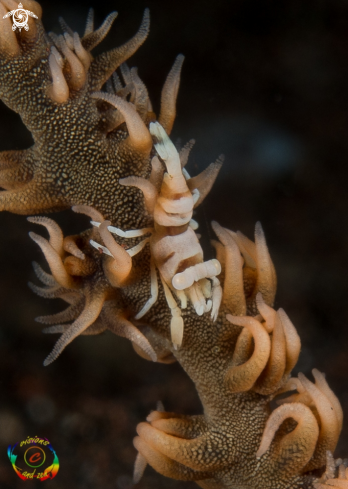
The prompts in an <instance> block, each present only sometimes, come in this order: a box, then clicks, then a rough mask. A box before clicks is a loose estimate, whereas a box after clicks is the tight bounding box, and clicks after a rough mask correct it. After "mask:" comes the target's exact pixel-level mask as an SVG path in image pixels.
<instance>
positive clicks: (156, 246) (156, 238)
mask: <svg viewBox="0 0 348 489" xmlns="http://www.w3.org/2000/svg"><path fill="white" fill-rule="evenodd" d="M150 133H151V135H152V136H153V137H154V139H155V148H156V151H157V153H158V155H159V157H160V158H161V160H162V161H163V162H164V164H165V166H166V170H167V171H166V172H164V171H163V165H162V164H161V162H160V161H159V159H158V157H157V156H155V157H154V158H153V159H152V172H151V175H150V178H149V179H148V180H146V179H144V178H140V177H128V178H123V179H121V180H120V184H121V185H126V186H134V187H138V188H140V189H141V190H142V192H143V194H144V198H145V206H146V209H147V210H148V212H149V213H150V214H151V215H152V216H153V220H154V227H153V228H146V229H138V230H129V231H123V230H121V229H118V228H115V227H113V226H108V228H107V229H108V230H109V231H110V232H111V233H114V234H116V235H117V236H121V237H123V238H134V237H140V236H143V235H145V234H151V237H150V238H146V239H145V240H143V241H141V242H140V243H139V244H138V245H137V246H135V247H134V248H132V250H127V252H128V254H130V255H131V256H133V255H134V254H136V253H137V252H139V251H140V250H141V249H142V248H143V246H144V245H145V244H146V242H148V241H149V242H150V251H151V267H150V268H151V292H150V298H149V299H148V301H147V302H146V303H145V305H144V306H143V307H142V309H141V310H140V311H139V312H138V313H137V315H136V316H135V318H136V319H139V318H141V317H143V316H144V315H145V314H146V313H147V312H148V311H149V309H150V308H151V307H152V305H153V304H155V302H156V300H157V296H158V282H157V273H156V269H157V270H158V272H159V275H160V279H161V282H162V284H163V288H164V292H165V297H166V300H167V303H168V306H169V308H170V311H171V314H172V319H171V323H170V330H171V338H172V342H173V344H174V347H175V348H178V347H179V346H181V344H182V340H183V333H184V323H183V319H182V316H181V309H184V308H186V307H187V301H188V300H190V302H191V303H192V305H193V307H194V308H195V311H196V313H197V314H198V315H199V316H201V315H203V314H204V313H207V312H209V311H211V318H212V320H213V321H215V320H216V318H217V315H218V312H219V307H220V303H221V297H222V289H221V286H220V282H219V280H218V279H217V275H219V274H220V273H221V265H220V262H219V261H218V260H216V259H212V260H208V261H204V259H203V250H202V248H201V245H200V243H199V241H198V237H197V235H196V233H195V231H194V230H195V229H197V223H196V221H194V220H193V219H192V213H193V209H194V207H195V206H196V205H198V204H199V203H200V202H201V201H202V200H203V198H204V197H205V195H206V194H207V193H208V192H209V190H210V188H211V186H212V184H213V182H214V180H215V178H216V176H217V174H218V171H219V169H220V167H221V162H220V161H218V162H216V163H213V164H212V165H210V167H208V169H207V170H205V171H204V172H203V173H202V174H201V175H198V177H195V178H192V179H191V178H190V176H189V174H188V173H187V172H186V171H185V170H184V169H183V168H182V163H181V161H180V155H179V153H178V151H177V150H176V148H175V146H174V144H173V143H172V141H171V140H170V139H169V137H168V135H167V134H166V132H165V130H164V129H163V127H162V126H161V125H160V124H159V123H158V122H155V123H151V124H150ZM92 224H93V225H94V226H98V227H99V225H100V223H99V222H96V221H92ZM104 235H105V230H104ZM91 244H92V245H93V246H95V247H96V248H98V249H99V250H100V251H103V252H104V253H106V254H109V255H111V256H113V255H112V253H111V252H110V251H111V250H110V249H108V247H107V245H106V246H104V247H103V246H101V245H99V244H98V243H96V242H94V241H93V242H92V241H91ZM105 244H106V243H105ZM173 294H174V296H176V297H177V299H178V300H179V302H180V307H179V306H178V304H177V301H176V299H175V298H174V296H173Z"/></svg>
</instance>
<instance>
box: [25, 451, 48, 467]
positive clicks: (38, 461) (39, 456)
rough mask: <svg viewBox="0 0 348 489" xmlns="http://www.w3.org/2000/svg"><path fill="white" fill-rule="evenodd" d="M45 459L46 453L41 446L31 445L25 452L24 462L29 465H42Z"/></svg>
mask: <svg viewBox="0 0 348 489" xmlns="http://www.w3.org/2000/svg"><path fill="white" fill-rule="evenodd" d="M29 452H30V453H29ZM45 460H46V454H45V452H44V451H43V450H42V448H40V447H30V448H28V449H27V450H26V452H25V453H24V462H25V463H26V464H27V465H29V467H35V468H37V467H41V465H43V464H44V463H45Z"/></svg>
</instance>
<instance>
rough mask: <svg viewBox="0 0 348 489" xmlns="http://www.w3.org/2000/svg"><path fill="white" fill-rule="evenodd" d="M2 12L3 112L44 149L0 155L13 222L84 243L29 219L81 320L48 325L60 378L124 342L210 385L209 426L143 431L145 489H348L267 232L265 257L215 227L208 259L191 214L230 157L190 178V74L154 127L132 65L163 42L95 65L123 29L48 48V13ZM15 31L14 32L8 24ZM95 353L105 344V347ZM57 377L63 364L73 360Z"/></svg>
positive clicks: (168, 95)
mask: <svg viewBox="0 0 348 489" xmlns="http://www.w3.org/2000/svg"><path fill="white" fill-rule="evenodd" d="M14 3H15V2H14V0H1V1H0V14H1V15H2V16H5V19H4V22H3V26H4V27H3V29H2V30H1V31H0V69H1V74H2V76H1V79H0V95H1V99H2V100H3V101H4V102H5V103H6V104H7V105H8V106H9V107H10V108H11V109H13V110H15V111H16V112H18V113H19V114H20V115H21V117H22V120H23V121H24V123H25V125H26V126H27V128H28V129H29V130H30V131H31V133H32V137H33V140H34V145H33V146H32V147H31V148H29V149H27V150H23V151H5V152H3V153H1V154H0V185H1V186H2V187H3V188H4V189H5V190H4V191H3V192H2V193H1V195H0V209H1V210H7V211H11V212H15V213H18V214H25V215H31V214H42V213H47V212H54V211H56V210H60V209H68V208H70V207H71V208H72V210H73V211H75V212H78V213H82V214H85V215H87V216H88V217H89V219H90V224H89V226H88V228H87V229H86V230H85V231H84V232H82V233H80V234H75V235H68V236H64V234H63V231H62V230H61V228H60V227H59V226H58V224H57V223H56V222H55V221H54V220H53V219H51V218H48V217H45V216H34V217H29V221H30V222H31V223H32V224H34V225H40V226H43V227H44V228H46V230H47V231H48V234H49V238H48V239H46V238H44V237H43V236H41V235H39V234H36V233H34V232H32V233H30V237H31V238H32V239H33V240H34V241H35V243H37V245H38V246H39V247H40V249H41V250H42V252H43V254H44V256H45V258H46V261H47V263H48V266H49V268H50V273H47V272H46V271H44V270H43V269H42V268H41V266H40V265H38V264H35V265H34V270H35V273H36V275H37V277H38V278H39V280H40V281H41V282H42V284H43V286H37V285H34V284H32V285H31V287H32V289H33V290H34V292H36V293H38V294H39V295H41V296H43V297H46V298H61V299H63V300H64V301H65V302H66V303H67V304H68V306H67V308H66V309H65V310H64V311H62V312H59V313H56V314H54V315H51V316H41V317H39V318H37V320H38V321H39V322H41V323H44V324H46V325H47V327H46V329H45V330H44V331H45V332H46V333H57V334H60V335H61V336H60V338H59V339H58V341H57V342H56V344H55V345H54V347H53V350H52V352H51V353H50V354H49V355H48V357H47V358H46V360H45V362H44V364H45V365H49V364H50V363H52V362H53V361H55V360H57V358H58V357H59V356H60V355H61V354H62V352H63V350H64V349H65V348H66V347H67V346H68V345H69V344H70V343H71V342H72V341H73V340H75V339H76V338H77V337H78V336H79V335H94V334H99V333H101V332H103V331H105V330H110V331H112V332H113V333H115V334H116V335H119V336H123V337H125V338H127V339H129V340H130V341H131V342H132V343H133V346H134V348H135V350H136V352H137V353H138V354H139V355H141V356H142V357H143V358H145V359H148V360H152V361H154V362H156V361H157V362H163V363H170V362H172V361H175V360H177V361H178V362H180V364H181V365H182V367H183V368H184V370H185V371H186V372H187V374H188V375H189V376H190V377H191V379H192V380H193V382H194V383H195V385H196V388H197V391H198V394H199V397H200V399H201V401H202V405H203V414H201V415H197V416H186V415H177V414H174V413H171V412H165V411H164V410H162V409H158V410H156V411H154V412H152V413H150V415H149V416H148V418H147V420H146V422H143V423H140V424H139V425H138V427H137V432H138V436H137V437H136V438H135V440H134V445H135V447H136V449H137V450H138V456H137V459H136V463H135V474H134V477H135V480H136V481H139V480H140V478H141V476H142V473H143V471H144V470H145V468H146V465H147V464H150V465H151V466H152V467H154V468H155V469H156V470H157V471H158V472H160V473H161V474H163V475H165V476H168V477H172V478H174V479H179V480H191V481H192V480H193V481H197V482H198V484H199V485H200V486H201V487H204V488H206V489H223V488H233V487H238V488H258V487H264V488H269V489H278V488H284V489H285V488H288V489H295V488H300V487H301V488H312V487H314V488H316V489H324V488H325V489H327V488H328V487H332V486H335V487H339V488H340V487H342V488H345V487H346V486H347V479H346V477H347V475H346V470H347V469H346V465H347V464H346V462H345V461H342V460H339V461H336V462H335V460H334V459H333V456H332V453H333V451H334V450H335V448H336V444H337V441H338V438H339V435H340V432H341V429H342V419H343V414H342V408H341V405H340V403H339V401H338V399H337V397H336V396H335V394H334V393H333V392H332V390H331V389H330V387H329V386H328V384H327V382H326V380H325V376H324V375H323V374H322V373H320V372H319V371H318V370H313V376H314V382H312V381H310V380H309V379H307V378H306V377H305V376H304V375H303V374H301V373H300V374H299V375H298V377H296V378H294V377H292V376H291V372H292V370H293V368H294V367H295V365H296V362H297V360H298V356H299V353H300V348H301V343H300V339H299V336H298V334H297V331H296V328H295V326H294V325H293V324H292V322H291V320H290V318H289V317H288V316H287V314H286V313H285V311H284V310H283V309H278V310H275V309H274V299H275V294H276V287H277V277H276V272H275V268H274V265H273V262H272V259H271V257H270V253H269V250H268V246H267V243H266V239H265V235H264V232H263V229H262V226H261V224H260V223H259V222H258V223H257V224H256V226H255V239H254V241H252V240H250V239H249V238H247V237H246V236H245V235H244V234H242V233H241V232H239V231H237V232H233V231H231V230H229V229H227V228H225V227H223V226H221V225H220V224H218V223H217V222H215V221H214V222H213V223H212V229H213V230H214V232H215V234H216V236H217V238H218V240H214V241H213V246H214V247H215V251H216V256H215V257H213V258H209V259H207V258H206V257H205V256H204V252H203V248H202V246H201V244H200V238H199V236H198V235H197V233H196V230H197V227H198V223H197V222H196V221H195V220H194V219H193V210H194V209H195V208H196V207H197V206H198V205H199V204H200V203H201V202H202V201H203V199H204V198H205V197H206V195H207V194H208V193H209V191H210V189H211V187H212V185H213V183H214V180H215V179H216V178H217V176H218V172H219V170H220V168H221V165H222V157H219V158H218V159H217V161H216V162H215V163H212V164H211V165H210V166H208V167H207V168H206V170H204V171H203V172H202V173H200V174H199V175H197V176H193V177H191V176H190V175H189V173H188V172H187V170H186V169H185V165H186V163H187V160H188V157H189V153H190V150H191V148H192V145H193V143H192V141H190V142H189V143H188V144H187V145H185V146H184V147H183V148H176V147H175V145H174V144H173V142H172V141H171V139H170V137H169V135H170V133H171V130H172V127H173V124H174V120H175V116H176V98H177V94H178V88H179V81H180V73H181V67H182V63H183V56H182V55H179V56H178V57H177V58H176V61H175V62H174V65H173V67H172V69H171V71H170V73H169V75H168V77H167V80H166V82H165V84H164V87H163V90H162V94H161V109H160V114H159V116H158V121H157V118H156V115H155V113H154V111H153V107H152V103H151V101H150V98H149V95H148V91H147V89H146V87H145V85H144V83H143V82H142V80H141V79H140V77H139V75H138V72H137V69H136V68H129V67H128V65H127V64H126V61H127V60H128V59H129V58H130V57H131V56H132V54H134V53H135V51H136V50H137V49H138V48H140V46H141V45H142V43H143V42H144V41H145V39H146V37H147V35H148V32H149V12H148V11H147V10H146V11H145V13H144V16H143V20H142V23H141V26H140V28H139V31H138V32H137V33H136V34H135V35H134V37H133V38H132V39H131V40H130V41H128V42H126V43H125V44H124V45H122V46H120V47H117V48H114V49H112V50H110V51H108V52H106V53H102V54H99V55H97V56H96V57H93V55H92V54H91V51H92V50H93V48H94V47H96V46H97V45H98V44H99V43H100V42H101V41H102V40H103V39H104V37H105V36H106V35H107V34H108V32H109V30H110V28H111V25H112V23H113V22H114V20H115V18H116V13H111V14H110V15H109V16H108V17H107V18H106V20H105V21H104V23H103V24H102V25H101V27H99V28H98V29H94V22H93V17H92V14H89V16H88V20H87V25H86V29H85V32H84V35H83V36H79V34H78V33H76V32H74V31H73V30H72V29H71V28H70V27H69V26H68V25H67V24H66V23H65V22H64V21H62V22H61V23H62V27H63V31H64V32H63V35H57V34H53V33H51V34H46V32H45V30H44V27H43V25H42V23H41V20H40V19H41V8H40V6H39V5H38V4H37V3H36V2H34V1H33V0H30V1H28V2H26V3H27V4H26V5H25V6H24V7H25V8H28V9H29V10H30V11H32V12H34V14H35V15H36V16H37V20H36V19H34V18H29V20H28V22H29V30H28V31H25V30H24V31H22V32H14V31H13V29H12V26H11V19H10V16H8V15H7V14H8V12H10V11H11V9H13V8H14ZM6 16H7V17H6ZM91 341H92V340H91ZM59 361H64V353H63V354H62V357H61V358H60V359H59Z"/></svg>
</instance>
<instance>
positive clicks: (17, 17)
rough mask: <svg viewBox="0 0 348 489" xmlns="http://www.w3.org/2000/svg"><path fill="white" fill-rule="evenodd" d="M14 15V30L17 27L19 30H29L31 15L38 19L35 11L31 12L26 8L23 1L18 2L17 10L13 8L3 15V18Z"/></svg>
mask: <svg viewBox="0 0 348 489" xmlns="http://www.w3.org/2000/svg"><path fill="white" fill-rule="evenodd" d="M11 16H12V20H13V24H12V30H13V31H15V30H16V29H17V28H18V30H19V32H21V30H22V29H24V30H26V31H28V30H29V26H28V19H29V16H30V17H34V19H38V16H37V15H35V14H34V12H30V10H25V9H24V8H23V5H22V4H21V3H19V4H18V8H17V9H16V10H11V12H7V14H6V15H4V16H3V19H7V18H8V17H11Z"/></svg>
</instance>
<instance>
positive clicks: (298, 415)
mask: <svg viewBox="0 0 348 489" xmlns="http://www.w3.org/2000/svg"><path fill="white" fill-rule="evenodd" d="M288 418H292V419H294V420H295V421H296V422H297V426H296V428H295V429H294V430H293V431H291V432H290V433H287V434H285V435H283V436H282V437H280V438H279V436H278V437H276V440H275V441H274V442H273V443H272V441H273V438H274V436H275V433H276V431H277V430H278V428H279V427H280V425H281V424H282V423H283V422H284V421H285V420H286V419H288ZM318 437H319V427H318V423H317V420H316V418H315V416H314V414H313V413H312V411H311V410H310V409H309V407H307V406H304V405H303V404H300V403H291V404H283V405H282V406H280V407H278V408H277V409H275V410H274V411H273V413H272V414H271V416H270V417H269V418H268V421H267V423H266V427H265V430H264V433H263V437H262V440H261V444H260V447H259V449H258V451H257V453H256V456H257V457H262V456H267V455H266V452H268V450H270V453H269V455H268V456H269V457H270V461H271V463H272V465H273V467H274V471H279V472H280V473H281V472H285V473H286V474H287V475H288V476H292V475H295V474H297V473H298V472H299V471H301V470H302V469H303V468H304V466H305V465H306V464H307V463H308V462H309V460H310V459H311V457H312V456H313V453H314V450H315V447H316V444H317V440H318ZM271 443H272V446H271ZM270 447H271V448H270Z"/></svg>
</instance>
